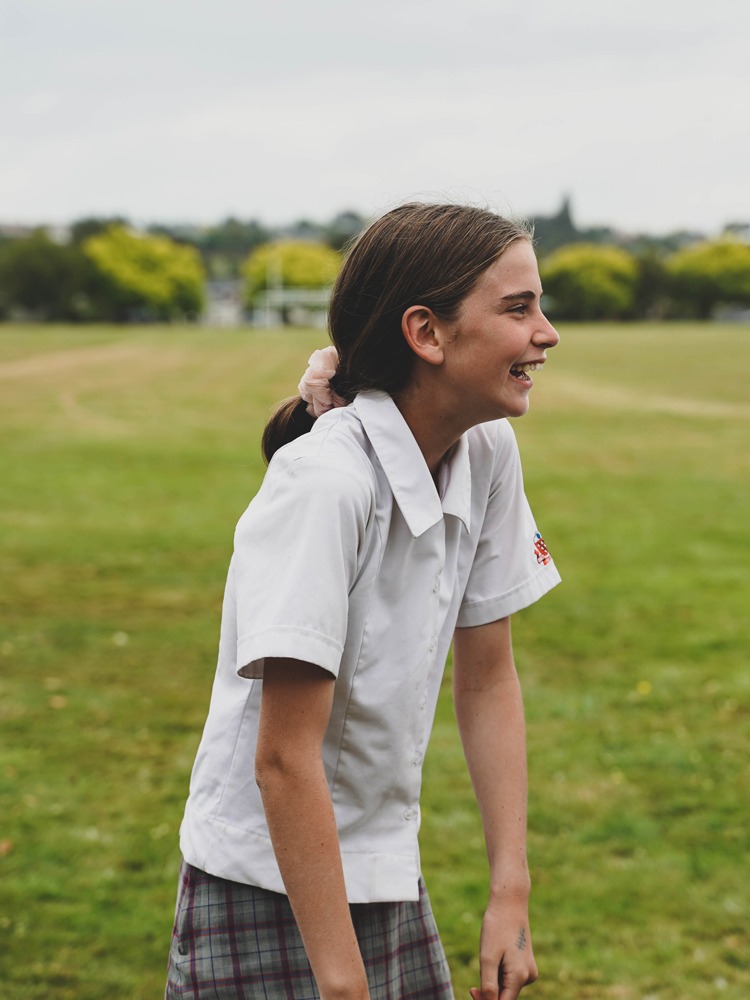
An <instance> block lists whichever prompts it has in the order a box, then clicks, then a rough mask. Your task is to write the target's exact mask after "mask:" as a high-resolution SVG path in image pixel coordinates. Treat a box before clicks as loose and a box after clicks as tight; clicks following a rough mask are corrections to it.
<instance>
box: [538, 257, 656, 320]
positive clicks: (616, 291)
mask: <svg viewBox="0 0 750 1000" xmlns="http://www.w3.org/2000/svg"><path fill="white" fill-rule="evenodd" d="M637 275H638V268H637V265H636V262H635V260H634V259H633V257H631V255H630V254H629V253H627V252H626V251H625V250H621V249H620V248H619V247H613V246H599V245H597V244H593V243H577V244H574V245H570V246H565V247H561V248H560V249H559V250H556V251H555V252H554V253H553V254H551V256H549V257H548V258H547V259H546V260H543V261H542V265H541V277H542V283H543V285H544V290H545V293H546V294H547V295H549V298H550V301H549V303H548V304H547V309H548V311H549V314H550V316H553V317H555V318H557V319H577V320H594V319H625V318H629V317H631V316H632V315H633V312H634V306H635V289H636V281H637Z"/></svg>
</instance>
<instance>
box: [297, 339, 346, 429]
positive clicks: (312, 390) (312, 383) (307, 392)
mask: <svg viewBox="0 0 750 1000" xmlns="http://www.w3.org/2000/svg"><path fill="white" fill-rule="evenodd" d="M338 363H339V356H338V352H337V350H336V348H335V347H332V346H331V347H323V348H322V349H321V350H319V351H313V353H312V354H311V355H310V360H309V361H308V362H307V371H306V372H305V374H304V375H303V376H302V379H301V381H300V384H299V386H298V391H299V394H300V396H301V397H302V399H304V401H305V402H306V403H307V412H308V413H309V414H310V416H311V417H319V416H321V415H322V414H323V413H326V412H327V411H328V410H332V409H333V408H334V407H335V406H346V405H347V403H346V400H345V399H343V398H342V397H341V396H339V395H337V394H336V393H335V392H334V391H333V389H332V388H331V386H330V385H329V381H330V379H332V378H333V376H334V375H335V374H336V369H337V367H338Z"/></svg>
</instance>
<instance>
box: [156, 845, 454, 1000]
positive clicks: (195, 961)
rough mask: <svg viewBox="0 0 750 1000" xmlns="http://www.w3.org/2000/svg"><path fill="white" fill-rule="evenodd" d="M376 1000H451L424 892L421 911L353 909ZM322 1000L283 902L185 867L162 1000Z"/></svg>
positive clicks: (416, 905) (399, 906) (397, 906)
mask: <svg viewBox="0 0 750 1000" xmlns="http://www.w3.org/2000/svg"><path fill="white" fill-rule="evenodd" d="M351 912H352V919H353V922H354V929H355V931H356V934H357V939H358V941H359V947H360V950H361V952H362V957H363V959H364V963H365V968H366V970H367V979H368V982H369V986H370V996H371V998H372V1000H453V990H452V988H451V982H450V973H449V972H448V965H447V962H446V960H445V953H444V952H443V948H442V945H441V943H440V938H439V937H438V932H437V927H436V926H435V918H434V917H433V915H432V908H431V906H430V900H429V898H428V896H427V890H426V889H425V886H424V882H422V880H421V879H420V883H419V900H418V901H417V902H395V903H355V904H353V905H352V906H351ZM209 997H210V998H211V1000H319V997H320V994H319V993H318V989H317V987H316V985H315V980H314V978H313V974H312V971H311V969H310V964H309V962H308V960H307V955H306V954H305V949H304V946H303V944H302V939H301V937H300V933H299V930H298V928H297V924H296V923H295V920H294V916H293V915H292V910H291V907H290V906H289V901H288V899H287V897H286V896H284V895H281V894H279V893H275V892H268V891H267V890H266V889H259V888H257V887H256V886H252V885H243V884H241V883H239V882H230V881H227V880H226V879H222V878H217V877H216V876H215V875H208V874H206V873H205V872H202V871H200V870H199V869H197V868H193V867H192V865H189V864H187V863H186V862H185V861H183V862H182V866H181V868H180V884H179V890H178V895H177V910H176V914H175V925H174V930H173V932H172V944H171V948H170V952H169V970H168V978H167V989H166V994H165V1000H178V998H183V1000H184V998H190V1000H208V998H209Z"/></svg>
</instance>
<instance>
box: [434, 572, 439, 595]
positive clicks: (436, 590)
mask: <svg viewBox="0 0 750 1000" xmlns="http://www.w3.org/2000/svg"><path fill="white" fill-rule="evenodd" d="M439 590H440V577H439V576H436V577H435V582H434V583H433V585H432V592H433V594H437V592H438V591H439Z"/></svg>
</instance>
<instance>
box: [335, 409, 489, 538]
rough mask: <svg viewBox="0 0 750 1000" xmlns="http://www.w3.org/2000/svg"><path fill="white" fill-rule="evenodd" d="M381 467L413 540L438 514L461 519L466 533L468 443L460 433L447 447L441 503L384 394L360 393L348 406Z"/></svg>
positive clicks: (410, 438) (417, 450)
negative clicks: (354, 413)
mask: <svg viewBox="0 0 750 1000" xmlns="http://www.w3.org/2000/svg"><path fill="white" fill-rule="evenodd" d="M352 406H353V408H354V409H355V410H356V412H357V415H358V416H359V418H360V420H361V421H362V426H363V427H364V429H365V433H366V434H367V437H368V438H369V440H370V443H371V444H372V447H373V449H374V451H375V454H376V455H377V457H378V461H379V462H380V464H381V466H382V467H383V471H384V472H385V475H386V478H387V479H388V483H389V485H390V487H391V490H392V491H393V495H394V497H395V498H396V503H397V504H398V506H399V509H400V511H401V513H402V515H403V517H404V520H405V521H406V524H407V526H408V528H409V531H410V532H411V533H412V535H413V536H414V537H415V538H418V537H419V536H420V535H422V534H424V532H425V531H427V529H428V528H431V527H432V526H433V525H434V524H437V522H438V521H440V520H441V519H442V517H443V514H453V515H455V516H456V517H458V518H460V520H461V521H462V522H463V524H464V526H465V528H466V530H467V531H469V530H470V523H471V522H470V511H471V467H470V464H469V442H468V441H467V440H466V435H463V436H462V437H461V438H459V440H458V441H457V442H456V445H455V446H454V447H453V448H452V449H451V454H450V455H449V456H448V458H447V459H446V461H447V462H448V470H447V471H448V483H447V486H446V489H445V494H444V496H443V499H442V502H441V500H440V497H439V496H438V492H437V489H436V488H435V483H434V482H433V479H432V476H431V475H430V470H429V469H428V468H427V463H426V462H425V460H424V455H423V454H422V452H421V451H420V448H419V445H418V444H417V442H416V440H415V438H414V435H413V434H412V432H411V431H410V429H409V426H408V424H407V423H406V421H405V420H404V418H403V416H402V415H401V412H400V410H399V408H398V407H397V406H396V404H395V403H394V401H393V399H392V398H391V397H390V396H389V395H388V393H386V392H379V391H372V390H368V391H367V392H360V393H359V395H358V396H357V398H356V400H355V401H354V403H353V404H352Z"/></svg>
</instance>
